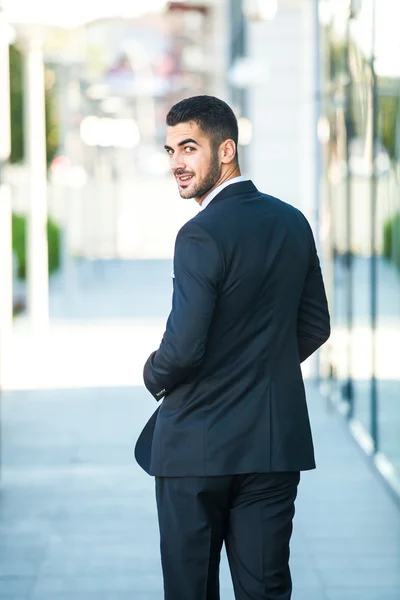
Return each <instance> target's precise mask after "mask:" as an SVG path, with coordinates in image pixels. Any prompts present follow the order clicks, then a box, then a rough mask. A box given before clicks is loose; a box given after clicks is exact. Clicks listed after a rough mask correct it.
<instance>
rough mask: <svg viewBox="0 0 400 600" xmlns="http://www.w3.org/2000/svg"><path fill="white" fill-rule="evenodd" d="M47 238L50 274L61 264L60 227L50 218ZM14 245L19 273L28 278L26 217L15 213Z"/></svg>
mask: <svg viewBox="0 0 400 600" xmlns="http://www.w3.org/2000/svg"><path fill="white" fill-rule="evenodd" d="M47 240H48V252H49V254H48V256H49V274H50V273H53V272H54V271H57V269H58V268H59V266H60V228H59V227H58V225H57V224H56V223H55V222H54V221H52V220H51V219H48V221H47ZM12 247H13V251H14V253H15V255H16V257H17V260H18V271H17V275H18V277H19V278H20V279H25V278H26V217H25V216H23V215H16V214H13V216H12Z"/></svg>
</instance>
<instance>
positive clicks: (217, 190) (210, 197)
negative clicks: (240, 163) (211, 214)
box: [200, 175, 244, 210]
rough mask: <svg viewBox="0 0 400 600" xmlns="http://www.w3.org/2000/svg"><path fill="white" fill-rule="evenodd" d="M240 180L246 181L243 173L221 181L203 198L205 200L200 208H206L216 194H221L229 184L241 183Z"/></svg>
mask: <svg viewBox="0 0 400 600" xmlns="http://www.w3.org/2000/svg"><path fill="white" fill-rule="evenodd" d="M239 181H244V177H243V175H239V177H234V178H233V179H228V181H225V182H224V183H221V185H219V186H218V187H216V188H215V189H214V190H213V191H212V192H210V193H209V194H208V195H207V196H206V197H205V198H204V199H203V202H202V203H201V204H200V210H204V209H205V208H206V207H207V206H208V205H209V204H210V202H211V200H213V199H214V198H215V196H216V195H217V194H219V193H220V192H221V191H222V190H223V189H224V188H226V187H228V185H231V184H232V183H239Z"/></svg>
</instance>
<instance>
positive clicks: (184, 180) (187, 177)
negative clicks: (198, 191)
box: [176, 175, 193, 185]
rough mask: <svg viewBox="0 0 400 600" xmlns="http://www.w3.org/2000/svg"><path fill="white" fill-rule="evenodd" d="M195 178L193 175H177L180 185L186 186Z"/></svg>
mask: <svg viewBox="0 0 400 600" xmlns="http://www.w3.org/2000/svg"><path fill="white" fill-rule="evenodd" d="M192 178H193V175H176V179H177V181H178V183H179V185H185V184H187V183H189V181H190V180H191V179H192Z"/></svg>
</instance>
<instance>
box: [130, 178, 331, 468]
mask: <svg viewBox="0 0 400 600" xmlns="http://www.w3.org/2000/svg"><path fill="white" fill-rule="evenodd" d="M174 274H175V278H174V280H173V281H174V284H173V285H174V291H173V301H172V310H171V313H170V315H169V318H168V322H167V326H166V331H165V333H164V336H163V339H162V342H161V345H160V347H159V349H158V350H157V351H156V352H153V353H152V354H151V355H150V357H149V359H148V360H147V362H146V364H145V367H144V382H145V385H146V387H147V389H148V390H149V391H150V393H151V394H152V395H153V396H154V397H155V398H156V399H157V400H160V399H161V398H162V397H164V400H163V402H162V404H161V406H160V408H159V410H158V411H156V413H155V414H154V415H153V417H152V418H151V419H150V421H149V423H148V424H147V426H146V427H145V429H144V430H143V432H142V434H141V436H140V438H139V440H138V442H137V445H136V449H135V455H136V459H137V461H138V462H139V464H140V465H141V466H142V467H143V468H144V469H145V470H146V471H147V472H149V473H150V474H152V475H156V476H208V475H233V474H239V473H254V472H257V473H263V472H271V471H298V470H305V469H312V468H314V466H315V463H314V451H313V443H312V437H311V431H310V424H309V418H308V412H307V405H306V398H305V393H304V385H303V379H302V373H301V369H300V363H301V362H302V361H303V360H305V359H306V358H307V357H309V356H310V355H311V354H312V353H313V352H314V351H315V350H317V348H319V347H320V346H321V345H322V344H323V343H324V342H325V341H326V340H327V339H328V337H329V334H330V325H329V313H328V307H327V301H326V296H325V290H324V285H323V281H322V276H321V270H320V265H319V260H318V256H317V253H316V248H315V244H314V238H313V235H312V232H311V229H310V226H309V224H308V222H307V220H306V219H305V217H304V216H303V215H302V213H301V212H300V211H298V210H297V209H296V208H294V207H293V206H290V205H289V204H286V203H284V202H282V201H280V200H278V199H277V198H274V197H272V196H267V195H265V194H261V193H260V192H259V191H258V190H257V189H256V187H255V186H254V184H253V183H252V182H251V181H245V182H240V183H234V184H231V185H229V186H228V187H226V188H225V189H223V190H222V191H221V192H220V193H219V194H218V195H217V196H216V197H215V198H214V199H213V200H212V202H211V203H210V204H209V205H208V206H207V207H206V209H205V210H203V211H201V212H199V213H198V214H197V215H196V216H195V217H194V218H193V219H191V220H190V221H189V222H188V223H186V224H185V225H184V226H183V227H182V229H181V230H180V231H179V233H178V236H177V239H176V246H175V256H174Z"/></svg>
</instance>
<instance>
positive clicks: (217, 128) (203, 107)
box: [167, 96, 239, 160]
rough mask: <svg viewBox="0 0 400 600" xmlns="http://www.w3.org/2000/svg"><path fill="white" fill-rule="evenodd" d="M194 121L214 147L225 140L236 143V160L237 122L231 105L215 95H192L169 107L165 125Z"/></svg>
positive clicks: (171, 125)
mask: <svg viewBox="0 0 400 600" xmlns="http://www.w3.org/2000/svg"><path fill="white" fill-rule="evenodd" d="M189 121H194V122H195V123H197V125H198V126H199V127H200V129H201V130H202V132H203V133H204V134H205V135H207V136H208V137H209V139H210V141H211V145H212V147H213V148H214V149H216V148H218V147H219V145H220V144H222V142H224V141H225V140H233V141H234V142H235V144H236V160H237V145H238V137H239V133H238V123H237V119H236V117H235V114H234V112H233V110H232V109H231V107H230V106H229V105H228V104H227V103H226V102H224V101H223V100H220V99H219V98H215V96H192V97H191V98H185V99H184V100H181V101H180V102H178V103H177V104H174V106H173V107H172V108H171V109H170V111H169V113H168V114H167V125H168V126H170V127H174V126H175V125H179V124H180V123H188V122H189Z"/></svg>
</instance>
